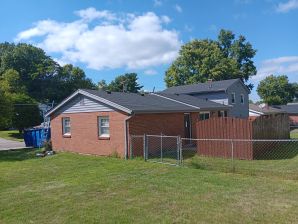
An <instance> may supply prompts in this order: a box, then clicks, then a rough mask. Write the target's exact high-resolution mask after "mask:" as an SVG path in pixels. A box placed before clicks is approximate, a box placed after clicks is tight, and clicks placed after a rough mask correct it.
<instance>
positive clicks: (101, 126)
mask: <svg viewBox="0 0 298 224" xmlns="http://www.w3.org/2000/svg"><path fill="white" fill-rule="evenodd" d="M98 130H99V137H110V119H109V117H108V116H104V117H98Z"/></svg>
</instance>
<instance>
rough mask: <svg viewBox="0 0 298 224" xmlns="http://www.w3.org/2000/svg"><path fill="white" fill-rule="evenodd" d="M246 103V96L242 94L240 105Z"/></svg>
mask: <svg viewBox="0 0 298 224" xmlns="http://www.w3.org/2000/svg"><path fill="white" fill-rule="evenodd" d="M244 101H245V97H244V94H240V103H241V104H244Z"/></svg>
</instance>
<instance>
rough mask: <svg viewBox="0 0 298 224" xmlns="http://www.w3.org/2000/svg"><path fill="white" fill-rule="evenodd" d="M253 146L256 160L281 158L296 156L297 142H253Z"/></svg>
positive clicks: (297, 152) (297, 153)
mask: <svg viewBox="0 0 298 224" xmlns="http://www.w3.org/2000/svg"><path fill="white" fill-rule="evenodd" d="M253 147H254V159H256V160H283V159H293V158H295V157H296V156H298V144H297V142H275V143H271V144H268V143H266V142H255V143H254V145H253Z"/></svg>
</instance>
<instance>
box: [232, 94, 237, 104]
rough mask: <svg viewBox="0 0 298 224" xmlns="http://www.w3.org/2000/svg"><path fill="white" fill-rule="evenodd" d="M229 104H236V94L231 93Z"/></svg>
mask: <svg viewBox="0 0 298 224" xmlns="http://www.w3.org/2000/svg"><path fill="white" fill-rule="evenodd" d="M233 100H234V102H233ZM231 103H232V104H236V93H235V92H232V93H231Z"/></svg>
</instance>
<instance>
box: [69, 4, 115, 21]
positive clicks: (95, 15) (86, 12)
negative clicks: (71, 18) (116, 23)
mask: <svg viewBox="0 0 298 224" xmlns="http://www.w3.org/2000/svg"><path fill="white" fill-rule="evenodd" d="M75 14H76V15H78V16H79V17H81V18H82V19H84V20H87V21H92V20H94V19H106V20H110V21H112V20H115V19H116V15H115V14H113V13H111V12H110V11H108V10H103V11H97V10H96V9H95V8H93V7H90V8H87V9H82V10H79V11H76V12H75Z"/></svg>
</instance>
